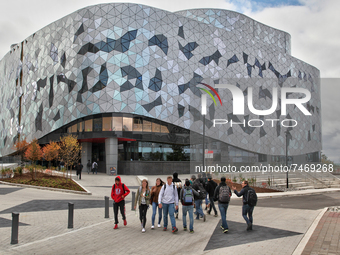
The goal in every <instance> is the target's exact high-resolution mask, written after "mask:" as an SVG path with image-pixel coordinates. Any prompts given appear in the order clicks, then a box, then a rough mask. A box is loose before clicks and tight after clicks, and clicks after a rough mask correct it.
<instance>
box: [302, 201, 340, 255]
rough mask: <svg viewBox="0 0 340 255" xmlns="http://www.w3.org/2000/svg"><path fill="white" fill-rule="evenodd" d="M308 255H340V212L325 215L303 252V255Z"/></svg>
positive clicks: (329, 212)
mask: <svg viewBox="0 0 340 255" xmlns="http://www.w3.org/2000/svg"><path fill="white" fill-rule="evenodd" d="M339 208H340V207H339ZM308 254H313V255H314V254H315V255H317V254H328V255H336V254H340V211H334V209H333V211H332V210H328V211H327V212H325V213H324V215H323V216H322V218H321V220H320V222H319V224H318V225H317V227H316V229H315V231H314V233H313V234H312V236H311V238H310V239H309V241H308V243H307V245H306V247H305V249H304V251H303V252H302V255H308Z"/></svg>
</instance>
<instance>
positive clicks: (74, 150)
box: [59, 134, 81, 177]
mask: <svg viewBox="0 0 340 255" xmlns="http://www.w3.org/2000/svg"><path fill="white" fill-rule="evenodd" d="M59 147H60V149H59V158H60V159H62V160H63V161H64V162H65V165H66V169H67V177H68V173H69V170H70V167H72V165H74V164H76V163H77V162H78V161H79V159H80V152H81V145H80V144H79V142H78V140H77V136H75V135H71V134H70V135H67V136H64V137H61V138H60V143H59Z"/></svg>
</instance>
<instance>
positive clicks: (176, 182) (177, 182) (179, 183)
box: [172, 172, 182, 219]
mask: <svg viewBox="0 0 340 255" xmlns="http://www.w3.org/2000/svg"><path fill="white" fill-rule="evenodd" d="M172 176H173V177H174V178H173V179H172V182H173V183H174V185H175V186H176V188H177V194H178V197H180V195H179V194H180V193H181V189H182V181H181V179H179V178H178V173H176V172H175V173H173V175H172ZM175 216H176V219H178V209H177V210H175Z"/></svg>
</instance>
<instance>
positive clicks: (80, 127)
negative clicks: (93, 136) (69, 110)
mask: <svg viewBox="0 0 340 255" xmlns="http://www.w3.org/2000/svg"><path fill="white" fill-rule="evenodd" d="M83 124H84V123H83V122H79V123H78V131H79V132H83V131H84V128H83V126H84V125H83Z"/></svg>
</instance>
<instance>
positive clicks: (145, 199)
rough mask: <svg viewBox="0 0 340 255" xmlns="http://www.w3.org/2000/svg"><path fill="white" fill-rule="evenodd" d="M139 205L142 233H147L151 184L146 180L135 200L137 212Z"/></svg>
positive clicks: (143, 181)
mask: <svg viewBox="0 0 340 255" xmlns="http://www.w3.org/2000/svg"><path fill="white" fill-rule="evenodd" d="M137 203H138V205H139V219H140V223H141V225H142V233H145V224H146V213H147V211H148V208H149V204H150V189H149V182H148V181H147V180H146V179H143V180H142V185H141V186H140V187H139V189H138V190H137V195H136V199H135V207H134V209H135V210H136V206H137Z"/></svg>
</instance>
